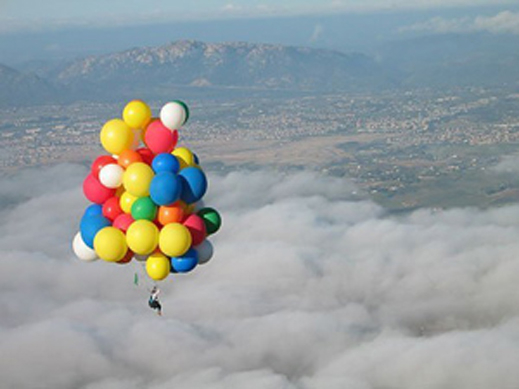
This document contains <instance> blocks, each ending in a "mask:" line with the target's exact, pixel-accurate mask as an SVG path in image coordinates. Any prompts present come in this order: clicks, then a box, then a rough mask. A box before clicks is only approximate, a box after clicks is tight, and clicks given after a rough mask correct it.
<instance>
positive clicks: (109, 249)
mask: <svg viewBox="0 0 519 389" xmlns="http://www.w3.org/2000/svg"><path fill="white" fill-rule="evenodd" d="M94 250H95V252H96V254H97V255H99V258H101V259H104V260H105V261H108V262H117V261H120V260H121V259H123V258H124V256H125V255H126V252H127V251H128V246H127V244H126V237H125V236H124V233H123V232H122V231H121V230H118V229H117V228H114V227H104V228H103V229H101V230H100V231H99V232H98V233H97V234H96V236H95V239H94Z"/></svg>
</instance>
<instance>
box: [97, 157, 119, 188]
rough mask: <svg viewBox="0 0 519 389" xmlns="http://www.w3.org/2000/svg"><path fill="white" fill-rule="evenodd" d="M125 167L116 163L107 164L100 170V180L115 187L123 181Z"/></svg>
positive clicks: (109, 186) (107, 185) (105, 184)
mask: <svg viewBox="0 0 519 389" xmlns="http://www.w3.org/2000/svg"><path fill="white" fill-rule="evenodd" d="M123 174H124V169H123V168H122V167H121V166H119V165H117V164H114V163H110V164H108V165H105V166H103V167H102V168H101V170H100V171H99V182H100V183H101V184H103V185H104V186H105V187H107V188H111V189H115V188H118V187H120V186H121V184H122V183H123Z"/></svg>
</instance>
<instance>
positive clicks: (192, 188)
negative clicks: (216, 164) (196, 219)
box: [178, 167, 207, 204]
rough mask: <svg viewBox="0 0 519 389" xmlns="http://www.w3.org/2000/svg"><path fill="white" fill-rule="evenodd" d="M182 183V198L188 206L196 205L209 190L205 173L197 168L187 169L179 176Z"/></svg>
mask: <svg viewBox="0 0 519 389" xmlns="http://www.w3.org/2000/svg"><path fill="white" fill-rule="evenodd" d="M178 177H179V178H180V181H181V182H182V193H181V195H180V198H181V199H182V200H183V201H184V202H186V203H187V204H192V203H196V202H197V201H198V200H200V199H201V198H202V197H203V196H204V194H205V191H206V190H207V178H206V177H205V174H204V172H203V171H202V170H201V169H199V168H196V167H186V168H185V169H182V170H181V171H180V173H179V174H178Z"/></svg>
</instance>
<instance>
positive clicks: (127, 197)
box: [119, 192, 138, 213]
mask: <svg viewBox="0 0 519 389" xmlns="http://www.w3.org/2000/svg"><path fill="white" fill-rule="evenodd" d="M137 199H138V197H137V196H134V195H132V194H131V193H128V192H124V193H123V194H122V195H121V199H120V200H119V205H120V206H121V209H122V210H123V212H124V213H131V212H132V206H133V203H134V202H135V201H136V200H137Z"/></svg>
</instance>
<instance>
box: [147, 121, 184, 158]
mask: <svg viewBox="0 0 519 389" xmlns="http://www.w3.org/2000/svg"><path fill="white" fill-rule="evenodd" d="M177 140H178V132H176V131H174V132H171V131H170V130H169V129H168V128H166V127H164V125H163V124H162V123H161V121H160V120H155V121H153V122H151V123H150V124H149V125H148V127H146V132H145V134H144V143H146V146H148V148H149V149H150V150H151V151H153V153H154V154H160V153H171V151H172V150H173V149H174V148H175V145H176V144H177Z"/></svg>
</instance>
